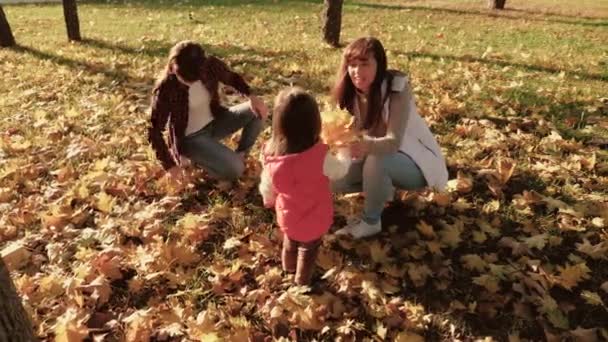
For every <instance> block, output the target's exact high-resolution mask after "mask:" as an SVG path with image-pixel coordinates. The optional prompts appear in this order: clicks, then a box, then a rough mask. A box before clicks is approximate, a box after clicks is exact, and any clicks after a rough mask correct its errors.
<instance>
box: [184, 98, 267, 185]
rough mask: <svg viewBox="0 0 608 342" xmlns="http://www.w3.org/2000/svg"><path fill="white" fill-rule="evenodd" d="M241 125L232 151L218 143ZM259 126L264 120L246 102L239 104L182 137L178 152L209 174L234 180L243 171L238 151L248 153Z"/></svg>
mask: <svg viewBox="0 0 608 342" xmlns="http://www.w3.org/2000/svg"><path fill="white" fill-rule="evenodd" d="M241 128H242V129H243V132H242V133H241V139H240V141H239V145H238V147H237V149H236V150H235V151H233V150H231V149H230V148H228V147H227V146H225V145H223V144H222V143H221V142H220V140H221V139H223V138H225V137H227V136H229V135H231V134H233V133H235V132H236V131H238V130H239V129H241ZM263 128H264V122H263V121H262V119H260V118H259V117H258V116H257V115H256V114H255V113H253V111H252V110H251V108H250V106H249V103H241V104H239V105H236V106H233V107H230V108H228V109H227V110H226V111H225V112H224V113H222V114H221V115H219V116H218V117H217V118H215V119H213V121H211V122H210V123H209V124H208V125H207V126H205V127H203V128H202V129H200V130H199V131H197V132H195V133H192V134H190V135H188V136H186V137H185V139H184V143H183V150H182V153H183V154H184V155H185V156H186V157H188V158H189V159H190V160H191V161H192V162H193V163H195V164H197V165H198V166H200V167H202V168H203V169H205V170H207V171H208V172H209V173H210V174H211V175H212V176H213V177H217V178H220V179H225V180H236V179H237V178H239V177H240V176H241V175H242V174H243V172H244V171H245V164H244V163H243V158H241V156H239V154H238V153H245V154H246V153H247V152H249V150H250V149H251V147H253V144H254V143H255V141H256V139H257V137H258V135H259V134H260V132H261V131H262V129H263Z"/></svg>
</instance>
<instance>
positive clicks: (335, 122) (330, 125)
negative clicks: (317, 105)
mask: <svg viewBox="0 0 608 342" xmlns="http://www.w3.org/2000/svg"><path fill="white" fill-rule="evenodd" d="M321 121H322V125H323V127H322V129H321V138H322V139H323V141H324V142H325V143H326V144H328V145H329V146H331V147H333V148H337V147H344V146H348V145H350V144H351V143H354V142H356V141H358V140H359V136H358V135H357V134H356V132H355V130H354V117H353V116H352V115H350V114H349V113H348V112H347V111H344V110H341V109H337V108H333V109H329V110H325V111H323V112H322V113H321Z"/></svg>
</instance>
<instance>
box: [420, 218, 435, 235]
mask: <svg viewBox="0 0 608 342" xmlns="http://www.w3.org/2000/svg"><path fill="white" fill-rule="evenodd" d="M416 228H417V229H418V231H419V232H420V233H421V234H422V235H423V236H424V237H427V238H434V237H436V235H435V231H434V230H433V226H431V225H430V224H428V223H426V222H424V220H420V222H419V223H418V224H416Z"/></svg>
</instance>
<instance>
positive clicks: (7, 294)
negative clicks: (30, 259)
mask: <svg viewBox="0 0 608 342" xmlns="http://www.w3.org/2000/svg"><path fill="white" fill-rule="evenodd" d="M0 341H2V342H4V341H11V342H30V341H37V339H36V337H35V336H34V331H33V329H32V323H31V322H30V319H29V317H28V316H27V313H26V312H25V309H24V308H23V305H21V298H19V295H18V294H17V290H15V285H14V284H13V281H12V280H11V277H10V274H9V272H8V270H7V269H6V265H5V264H4V260H3V259H2V257H0Z"/></svg>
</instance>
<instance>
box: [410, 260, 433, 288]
mask: <svg viewBox="0 0 608 342" xmlns="http://www.w3.org/2000/svg"><path fill="white" fill-rule="evenodd" d="M407 274H408V276H409V277H410V279H411V280H412V282H413V283H414V285H415V286H416V287H420V286H423V285H424V284H425V283H426V280H427V278H428V277H429V276H432V275H433V271H431V269H430V268H429V267H428V266H427V265H425V264H420V265H417V264H413V263H410V264H408V269H407Z"/></svg>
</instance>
